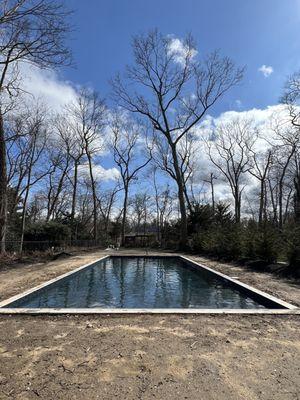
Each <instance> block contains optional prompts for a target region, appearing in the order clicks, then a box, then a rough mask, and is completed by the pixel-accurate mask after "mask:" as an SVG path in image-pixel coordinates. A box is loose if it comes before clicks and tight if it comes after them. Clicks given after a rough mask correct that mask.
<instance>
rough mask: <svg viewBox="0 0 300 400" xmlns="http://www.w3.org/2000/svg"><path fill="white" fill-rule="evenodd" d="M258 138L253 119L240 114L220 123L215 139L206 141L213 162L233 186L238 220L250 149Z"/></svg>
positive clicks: (237, 218) (235, 211) (238, 218)
mask: <svg viewBox="0 0 300 400" xmlns="http://www.w3.org/2000/svg"><path fill="white" fill-rule="evenodd" d="M256 138H257V131H256V129H255V128H254V127H253V124H252V121H251V120H248V119H242V118H238V119H235V120H233V121H231V122H228V123H225V124H222V125H220V126H219V127H217V129H216V140H214V141H208V142H207V144H208V151H209V158H210V160H211V162H212V163H213V165H214V166H215V167H216V168H217V169H219V171H220V172H221V173H222V175H223V177H224V178H225V179H226V181H227V183H228V184H229V186H230V190H231V193H232V196H233V200H234V213H235V221H236V222H237V223H239V222H240V219H241V201H242V193H243V191H244V188H245V184H244V183H243V178H244V177H245V175H244V174H245V173H246V172H247V171H249V168H250V151H251V149H252V148H253V145H254V143H255V140H256Z"/></svg>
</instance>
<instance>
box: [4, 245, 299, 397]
mask: <svg viewBox="0 0 300 400" xmlns="http://www.w3.org/2000/svg"><path fill="white" fill-rule="evenodd" d="M102 254H103V252H94V253H90V254H84V253H81V254H78V255H76V256H75V257H72V258H69V259H65V260H59V261H55V262H50V263H43V264H36V265H27V266H19V267H18V266H17V267H14V268H12V269H4V270H3V269H2V270H1V271H0V293H1V299H4V298H7V297H9V296H12V295H14V294H17V293H19V292H20V291H22V290H25V289H28V288H30V287H32V286H34V285H37V284H39V283H42V282H44V281H46V280H48V279H51V278H53V277H55V276H57V275H60V274H62V273H64V272H67V271H69V270H71V269H73V268H75V267H77V266H80V265H82V264H85V263H87V262H90V261H93V260H96V259H97V258H99V257H100V256H101V255H102ZM195 259H197V261H200V262H203V263H205V264H206V265H210V266H213V267H214V268H215V269H218V270H219V271H222V272H225V273H227V274H228V275H230V276H236V277H239V279H240V280H242V281H244V282H246V283H249V284H252V285H253V286H255V287H257V288H260V289H263V290H265V291H267V292H269V293H271V294H274V295H277V296H278V297H280V298H282V299H284V300H287V301H290V302H292V303H294V304H296V305H297V304H298V305H300V295H299V293H300V291H299V287H298V285H297V283H296V282H293V281H288V280H284V281H283V280H281V279H279V278H276V277H274V276H271V275H269V274H262V273H257V272H251V271H249V270H245V269H244V268H241V267H236V266H231V265H229V264H220V263H215V262H212V261H208V260H204V259H203V258H199V257H195ZM0 331H1V335H0V399H22V400H27V399H38V398H40V399H45V400H46V399H47V400H52V399H53V400H54V399H64V400H65V399H72V400H73V399H82V400H93V399H126V400H127V399H154V398H156V399H200V400H202V399H203V400H210V399H216V400H223V399H224V400H225V399H226V400H231V399H239V400H245V399H246V400H248V399H260V400H267V399H270V400H277V399H278V400H279V399H280V400H286V399H287V400H289V399H300V334H299V332H300V316H299V315H290V316H284V315H281V316H280V315H277V316H276V315H274V316H270V315H269V316H254V315H252V316H250V315H248V316H246V315H244V316H238V315H214V316H213V315H211V316H210V315H198V316H193V315H188V316H174V315H173V316H171V315H170V316H166V315H165V316H160V315H148V316H142V315H141V316H122V317H118V316H114V317H109V316H100V315H98V316H75V315H73V316H21V315H18V316H7V315H2V316H0Z"/></svg>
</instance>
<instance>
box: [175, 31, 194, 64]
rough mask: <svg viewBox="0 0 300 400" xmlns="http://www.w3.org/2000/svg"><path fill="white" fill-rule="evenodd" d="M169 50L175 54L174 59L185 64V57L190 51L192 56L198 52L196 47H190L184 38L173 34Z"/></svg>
mask: <svg viewBox="0 0 300 400" xmlns="http://www.w3.org/2000/svg"><path fill="white" fill-rule="evenodd" d="M168 51H169V54H172V55H173V56H174V60H175V61H176V62H177V63H179V64H184V62H185V57H186V56H187V54H188V52H189V51H190V55H191V58H194V57H195V56H196V55H197V53H198V52H197V50H196V49H190V48H189V47H188V46H187V44H185V43H184V41H183V40H181V39H178V38H175V37H172V36H170V40H169V47H168Z"/></svg>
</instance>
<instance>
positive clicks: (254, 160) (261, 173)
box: [249, 149, 273, 225]
mask: <svg viewBox="0 0 300 400" xmlns="http://www.w3.org/2000/svg"><path fill="white" fill-rule="evenodd" d="M249 150H250V154H251V160H250V168H249V173H250V174H251V175H252V176H254V177H255V178H256V179H257V180H258V181H259V211H258V222H259V224H260V225H261V224H262V223H263V220H264V219H266V217H267V215H266V214H267V178H268V174H269V171H270V168H271V166H272V159H273V152H272V149H268V150H267V151H266V152H256V151H254V150H253V149H249Z"/></svg>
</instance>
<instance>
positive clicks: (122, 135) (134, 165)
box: [111, 113, 152, 245]
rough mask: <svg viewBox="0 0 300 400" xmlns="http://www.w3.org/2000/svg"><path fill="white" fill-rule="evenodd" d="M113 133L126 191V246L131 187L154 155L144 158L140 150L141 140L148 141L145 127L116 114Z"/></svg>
mask: <svg viewBox="0 0 300 400" xmlns="http://www.w3.org/2000/svg"><path fill="white" fill-rule="evenodd" d="M111 131H112V139H111V149H112V152H113V156H114V161H115V163H116V164H117V166H118V168H119V171H120V175H121V180H122V186H123V190H124V200H123V214H122V230H121V244H122V245H124V243H125V230H126V218H127V207H128V194H129V187H130V184H131V183H132V182H133V181H134V180H136V179H137V174H138V172H139V171H140V170H142V169H143V168H145V167H146V165H148V164H149V162H150V161H151V158H152V155H151V151H150V152H149V155H146V156H145V157H143V156H142V152H141V151H139V150H138V144H139V140H141V139H144V140H146V138H145V136H143V127H142V126H141V125H140V124H139V123H135V122H133V121H132V120H130V119H128V118H127V117H126V116H124V115H122V114H118V113H115V115H114V116H113V120H112V123H111ZM150 150H151V149H150Z"/></svg>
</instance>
